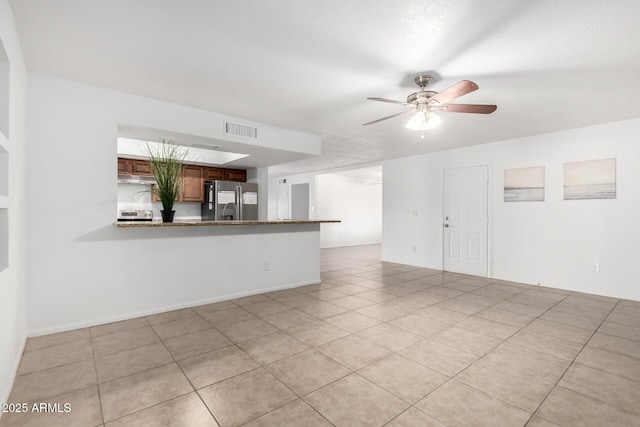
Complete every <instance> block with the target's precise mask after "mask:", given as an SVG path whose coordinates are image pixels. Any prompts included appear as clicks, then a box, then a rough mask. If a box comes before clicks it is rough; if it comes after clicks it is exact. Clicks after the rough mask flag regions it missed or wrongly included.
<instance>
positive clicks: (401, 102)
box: [367, 98, 411, 106]
mask: <svg viewBox="0 0 640 427" xmlns="http://www.w3.org/2000/svg"><path fill="white" fill-rule="evenodd" d="M367 99H368V100H370V101H380V102H388V103H390V104H400V105H404V106H410V105H411V104H408V103H406V102H404V101H394V100H393V99H386V98H367Z"/></svg>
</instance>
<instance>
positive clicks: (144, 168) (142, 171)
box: [131, 160, 153, 176]
mask: <svg viewBox="0 0 640 427" xmlns="http://www.w3.org/2000/svg"><path fill="white" fill-rule="evenodd" d="M131 174H132V175H139V176H153V173H152V172H151V165H150V164H149V162H148V161H146V160H131Z"/></svg>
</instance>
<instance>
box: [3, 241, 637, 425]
mask: <svg viewBox="0 0 640 427" xmlns="http://www.w3.org/2000/svg"><path fill="white" fill-rule="evenodd" d="M11 401H12V402H14V403H21V402H25V403H28V404H31V403H32V402H50V403H60V404H64V403H69V404H70V405H71V412H69V413H54V414H51V413H29V414H16V413H7V414H4V416H3V417H2V418H1V419H0V425H1V426H3V427H6V426H16V425H18V426H47V427H49V426H58V425H59V426H65V427H70V426H102V425H105V426H132V425H133V426H139V425H144V426H216V425H221V426H240V425H247V426H330V425H336V426H347V425H348V426H359V425H366V426H382V425H387V426H443V425H445V426H492V427H495V426H524V425H527V426H555V425H558V426H598V427H601V426H617V425H619V426H640V302H633V301H625V300H618V299H614V298H605V297H600V296H595V295H588V294H582V293H575V292H567V291H563V290H559V289H552V288H544V287H536V286H527V285H523V284H519V283H510V282H503V281H499V280H491V279H485V278H479V277H472V276H466V275H462V274H454V273H443V272H441V271H436V270H429V269H424V268H416V267H410V266H406V265H399V264H393V263H388V262H381V261H380V247H379V246H376V245H372V246H361V247H352V248H339V249H328V250H323V251H322V283H320V284H316V285H310V286H304V287H300V288H295V289H289V290H283V291H277V292H270V293H267V294H263V295H255V296H250V297H246V298H240V299H236V300H233V301H226V302H221V303H216V304H209V305H205V306H200V307H193V308H190V309H184V310H178V311H172V312H169V313H162V314H157V315H154V316H148V317H145V318H139V319H133V320H128V321H124V322H118V323H113V324H109V325H103V326H96V327H93V328H88V329H81V330H76V331H70V332H65V333H60V334H55V335H49V336H44V337H38V338H32V339H29V340H28V342H27V346H26V349H25V353H24V355H23V357H22V362H21V365H20V368H19V371H18V377H17V378H16V381H15V385H14V388H13V391H12V394H11Z"/></svg>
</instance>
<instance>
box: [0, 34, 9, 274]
mask: <svg viewBox="0 0 640 427" xmlns="http://www.w3.org/2000/svg"><path fill="white" fill-rule="evenodd" d="M10 68H11V67H10V64H9V57H8V56H7V52H6V51H5V49H4V43H3V42H2V40H1V39H0V271H2V270H4V269H5V268H7V267H8V266H9V155H10V153H9V146H10V144H9V86H10V84H9V71H10Z"/></svg>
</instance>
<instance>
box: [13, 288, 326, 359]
mask: <svg viewBox="0 0 640 427" xmlns="http://www.w3.org/2000/svg"><path fill="white" fill-rule="evenodd" d="M316 283H320V278H319V277H318V279H317V280H308V281H304V282H298V283H290V284H287V285H282V286H275V287H271V288H264V289H258V290H253V291H247V292H239V293H237V294H229V295H223V296H218V297H212V298H206V299H202V300H196V301H188V302H184V303H180V304H173V305H169V306H164V307H158V308H153V309H149V310H143V311H138V312H134V313H127V314H121V315H117V316H108V317H103V318H100V319H91V320H87V321H83V322H76V323H68V324H64V325H58V326H52V327H49V328H40V329H34V330H29V331H27V336H29V337H37V336H40V335H49V334H55V333H58V332H66V331H72V330H74V329H81V328H88V327H91V326H98V325H104V324H107V323H113V322H120V321H122V320H130V319H135V318H136V317H142V316H150V315H152V314H158V313H164V312H166V311H172V310H180V309H182V308H189V307H196V306H198V305H204V304H211V303H214V302H220V301H227V300H230V299H235V298H241V297H246V296H251V295H257V294H263V293H266V292H273V291H279V290H282V289H290V288H297V287H300V286H306V285H313V284H316ZM23 345H24V344H23ZM20 354H22V353H20ZM18 361H19V360H18ZM16 369H17V367H16Z"/></svg>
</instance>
